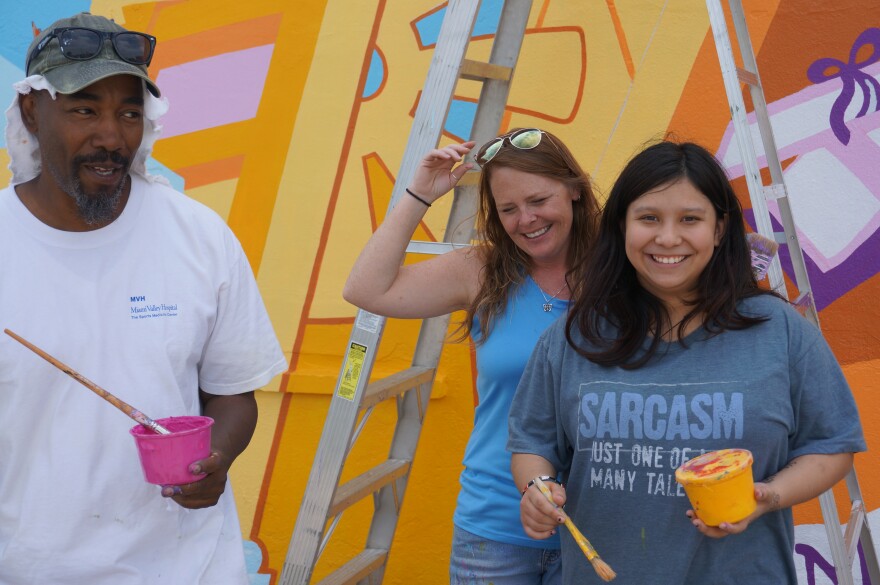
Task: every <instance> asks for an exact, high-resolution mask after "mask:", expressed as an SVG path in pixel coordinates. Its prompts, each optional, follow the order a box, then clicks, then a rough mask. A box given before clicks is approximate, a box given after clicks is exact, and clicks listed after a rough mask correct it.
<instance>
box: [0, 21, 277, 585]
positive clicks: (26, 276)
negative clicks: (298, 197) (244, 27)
mask: <svg viewBox="0 0 880 585" xmlns="http://www.w3.org/2000/svg"><path fill="white" fill-rule="evenodd" d="M155 43H156V40H155V38H153V37H151V36H149V35H146V34H143V33H138V32H133V31H127V30H126V29H124V28H122V27H120V26H119V25H117V24H115V23H113V22H112V21H110V20H107V19H105V18H103V17H99V16H93V15H90V14H87V13H82V14H78V15H76V16H74V17H72V18H67V19H62V20H60V21H58V22H56V23H53V24H52V25H50V26H49V27H47V28H46V29H44V30H43V31H42V33H40V34H39V36H37V38H35V39H34V41H33V43H32V44H31V46H30V48H29V49H28V55H27V65H26V68H27V78H26V79H24V80H23V81H21V82H18V83H16V84H15V89H16V90H17V93H16V99H15V100H14V102H13V104H12V106H11V107H10V108H9V110H8V111H7V147H8V150H9V154H10V159H11V164H10V169H11V170H12V172H13V178H12V184H11V185H10V186H9V187H8V188H6V189H4V190H2V191H0V258H2V262H0V328H8V329H10V330H11V331H14V332H15V333H17V334H19V335H20V336H22V337H24V338H25V339H27V340H29V341H31V342H32V343H34V344H36V345H37V346H39V347H41V348H43V349H44V350H46V351H47V352H49V353H50V354H52V355H54V356H55V357H57V358H58V359H59V360H60V361H62V362H64V363H65V364H68V365H69V366H70V367H72V368H74V369H76V370H77V371H78V372H80V373H81V374H83V375H84V376H86V377H88V378H89V379H91V380H94V381H95V383H97V384H99V385H100V386H102V387H104V388H106V389H108V390H109V391H111V392H113V393H114V394H115V395H117V396H118V397H119V398H121V399H122V400H124V401H125V402H127V403H129V404H131V405H132V406H134V407H136V408H138V409H140V410H141V411H143V412H144V413H146V414H147V415H149V416H150V417H152V418H154V419H157V418H162V417H168V416H183V415H197V414H203V415H206V416H210V417H212V418H213V419H214V421H215V423H214V426H213V428H212V444H211V454H210V456H209V457H207V458H206V459H204V460H201V461H196V462H194V463H193V465H192V466H191V468H190V469H191V471H193V472H194V473H206V474H207V476H206V477H204V479H201V480H199V481H195V482H193V483H189V484H186V485H182V486H173V487H172V486H164V487H160V486H154V485H151V484H148V483H146V482H145V480H144V478H143V475H142V472H141V469H140V464H139V462H138V457H137V451H136V447H135V444H134V441H133V439H132V437H131V436H130V435H129V432H128V431H129V428H130V427H131V426H132V424H133V422H132V421H131V419H129V418H127V417H125V416H124V415H123V414H122V413H121V412H119V411H118V410H116V409H114V408H113V407H112V406H111V405H109V404H108V403H106V402H104V401H102V400H101V399H100V398H98V397H97V396H95V395H94V394H92V393H91V392H89V391H88V390H87V389H85V388H84V387H83V386H81V385H79V384H78V383H77V382H76V381H75V380H73V379H72V378H70V377H68V376H66V375H65V374H64V373H62V372H60V371H59V370H57V369H56V368H53V367H52V366H51V365H49V364H48V363H46V362H45V361H43V360H41V359H40V358H39V357H37V356H36V355H34V354H33V353H31V352H30V351H29V350H27V349H26V348H24V347H23V346H22V345H20V344H18V343H17V342H16V341H14V340H13V339H12V338H11V337H9V336H6V335H0V454H2V455H0V583H3V584H4V585H32V584H35V583H40V584H41V585H42V584H56V583H61V584H71V585H73V584H77V585H79V584H85V583H88V584H89V585H110V584H112V585H127V584H133V585H135V584H136V585H141V584H143V585H146V584H150V585H155V584H165V583H167V584H175V585H176V584H179V585H194V584H203V585H209V584H210V585H227V584H228V585H246V584H247V582H248V579H247V575H246V571H245V568H244V557H243V552H242V542H241V531H240V527H239V524H238V516H237V513H236V510H235V504H234V501H233V498H232V494H231V490H230V489H228V480H227V473H228V470H229V468H230V466H231V465H232V462H233V461H234V460H235V458H236V457H237V456H238V455H239V454H240V453H241V452H242V451H243V450H244V448H245V447H246V446H247V444H248V442H249V441H250V438H251V435H252V434H253V431H254V427H255V425H256V421H257V407H256V401H255V398H254V393H253V391H254V390H255V389H257V388H259V387H261V386H263V385H265V384H267V383H268V382H269V381H270V380H271V379H272V378H273V377H274V376H276V375H278V374H279V373H281V372H283V371H284V370H285V368H286V365H287V364H286V360H285V359H284V356H283V354H282V352H281V349H280V347H279V345H278V340H277V338H276V336H275V333H274V331H273V329H272V327H271V324H270V323H269V319H268V316H267V314H266V310H265V307H264V305H263V303H262V299H261V298H260V295H259V291H258V290H257V286H256V282H255V280H254V277H253V273H252V271H251V268H250V265H249V264H248V261H247V258H246V256H245V255H244V252H243V250H242V248H241V245H240V244H239V242H238V240H237V239H236V238H235V236H234V235H233V234H232V232H231V231H230V230H229V228H228V227H227V225H226V224H225V222H224V221H223V220H222V219H221V218H220V217H219V216H217V214H215V213H214V212H213V211H211V210H209V209H208V208H206V207H204V206H202V205H201V204H199V203H197V202H195V201H193V200H191V199H189V198H187V197H186V196H185V195H183V194H181V193H178V192H176V191H174V190H173V189H171V188H170V187H169V186H168V185H167V181H164V180H163V179H161V178H159V177H155V176H151V175H150V174H149V173H147V172H146V168H145V164H144V163H145V160H146V158H147V156H148V154H149V151H150V149H151V147H152V144H153V142H154V141H155V139H156V137H157V134H158V127H157V125H156V120H157V118H158V117H159V116H160V115H161V114H163V113H164V112H165V110H166V109H167V103H166V102H165V100H164V99H161V98H160V97H159V96H160V92H159V89H158V87H157V86H156V85H155V83H154V82H153V81H152V80H150V78H149V76H148V75H147V66H148V65H149V62H150V59H151V58H152V54H153V50H154V48H155Z"/></svg>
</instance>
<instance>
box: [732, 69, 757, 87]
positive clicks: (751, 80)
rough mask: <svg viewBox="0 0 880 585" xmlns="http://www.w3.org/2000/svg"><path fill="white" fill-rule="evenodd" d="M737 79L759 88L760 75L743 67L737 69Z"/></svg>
mask: <svg viewBox="0 0 880 585" xmlns="http://www.w3.org/2000/svg"><path fill="white" fill-rule="evenodd" d="M736 77H737V79H739V80H740V81H742V82H743V83H747V84H749V85H752V86H754V87H758V75H757V74H756V73H752V72H751V71H749V70H747V69H743V68H742V67H737V68H736Z"/></svg>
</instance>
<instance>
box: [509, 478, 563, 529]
mask: <svg viewBox="0 0 880 585" xmlns="http://www.w3.org/2000/svg"><path fill="white" fill-rule="evenodd" d="M547 487H548V488H549V489H550V493H551V494H553V501H554V502H555V503H556V506H554V505H553V504H551V503H550V502H549V501H548V500H547V497H546V496H545V495H544V494H542V493H541V490H539V489H538V486H536V485H532V486H530V487H529V489H527V490H526V493H525V494H523V497H522V499H521V500H520V502H519V517H520V520H521V521H522V525H523V528H524V529H525V532H526V534H527V535H528V536H530V537H531V538H536V539H538V540H542V539H544V538H550V537H551V536H553V535H554V534H556V527H557V526H559V525H560V524H562V523H563V522H564V520H563V517H562V513H561V512H560V510H559V508H562V506H564V505H565V501H566V497H565V488H564V487H563V486H561V485H559V484H558V483H553V482H547Z"/></svg>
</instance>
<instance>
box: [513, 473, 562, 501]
mask: <svg viewBox="0 0 880 585" xmlns="http://www.w3.org/2000/svg"><path fill="white" fill-rule="evenodd" d="M535 479H540V480H541V481H552V482H553V483H559V482H558V481H557V480H556V478H555V477H550V476H549V475H539V476H538V477H536V478H535ZM533 485H535V480H534V479H533V480H532V481H530V482H529V483H527V484H526V489H524V490H523V491H522V494H521V495H520V497H523V496H525V495H526V492H527V491H529V488H530V487H532V486H533Z"/></svg>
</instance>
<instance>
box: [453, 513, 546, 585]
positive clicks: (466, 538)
mask: <svg viewBox="0 0 880 585" xmlns="http://www.w3.org/2000/svg"><path fill="white" fill-rule="evenodd" d="M449 583H450V584H451V585H489V584H492V585H561V584H562V562H561V560H560V553H559V550H558V549H545V548H532V547H529V546H518V545H516V544H505V543H503V542H497V541H494V540H486V539H485V538H483V537H481V536H477V535H476V534H471V533H470V532H468V531H466V530H462V529H461V528H459V527H458V526H456V527H454V530H453V533H452V556H451V558H450V560H449Z"/></svg>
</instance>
